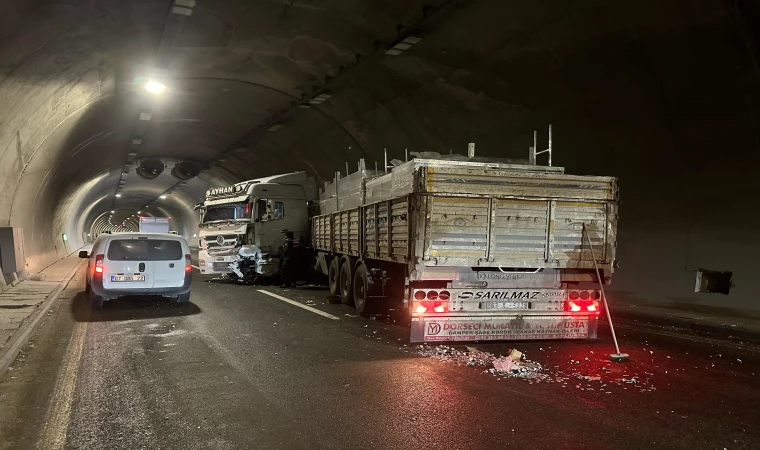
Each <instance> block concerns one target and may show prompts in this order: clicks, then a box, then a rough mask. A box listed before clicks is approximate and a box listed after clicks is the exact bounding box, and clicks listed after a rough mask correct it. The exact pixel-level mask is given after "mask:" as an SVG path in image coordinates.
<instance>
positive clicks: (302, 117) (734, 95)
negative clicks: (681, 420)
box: [0, 0, 760, 313]
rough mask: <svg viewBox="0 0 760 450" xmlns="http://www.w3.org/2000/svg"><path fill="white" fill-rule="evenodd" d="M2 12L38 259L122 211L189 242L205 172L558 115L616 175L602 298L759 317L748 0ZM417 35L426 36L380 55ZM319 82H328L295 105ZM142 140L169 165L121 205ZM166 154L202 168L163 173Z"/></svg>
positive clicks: (572, 160)
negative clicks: (611, 249) (155, 220)
mask: <svg viewBox="0 0 760 450" xmlns="http://www.w3.org/2000/svg"><path fill="white" fill-rule="evenodd" d="M0 11H2V14H1V15H0V99H1V100H0V101H1V102H2V108H1V109H0V226H14V227H21V228H23V230H24V243H25V256H26V263H27V270H29V271H31V272H34V271H38V270H40V269H41V268H43V267H45V266H46V265H48V264H50V263H52V262H54V261H56V260H57V259H59V258H61V257H63V256H65V255H66V254H68V253H70V252H72V251H74V250H76V249H77V248H78V247H79V246H81V245H82V244H83V243H84V241H85V240H86V238H87V233H89V232H90V231H91V229H92V227H93V224H95V223H96V222H97V223H100V224H102V220H103V218H104V217H110V211H112V210H113V211H115V212H114V213H113V221H114V222H117V223H121V222H122V221H123V220H126V219H128V218H130V217H131V216H132V215H134V214H136V212H137V211H141V212H143V213H145V214H148V215H155V216H167V215H168V216H171V217H172V218H173V224H174V227H175V229H177V230H178V231H179V232H181V233H182V234H183V235H185V236H186V237H188V238H191V237H192V236H193V234H195V233H196V232H197V219H198V217H197V215H196V213H194V212H193V211H192V207H193V205H194V204H196V203H198V202H200V201H202V199H203V193H204V192H205V190H206V189H207V188H208V187H210V186H217V185H224V184H228V183H232V182H236V181H241V180H244V179H249V178H255V177H259V176H266V175H270V174H274V173H281V172H288V171H294V170H306V171H308V172H309V173H311V174H312V175H314V176H317V177H319V178H323V179H328V178H331V177H332V174H333V173H334V172H335V171H345V164H346V162H349V165H350V166H351V167H355V164H356V161H357V160H358V159H359V158H367V160H368V162H369V165H370V166H372V165H373V163H374V162H375V161H378V162H380V164H381V165H382V158H383V150H384V149H386V148H387V149H388V152H389V154H390V155H391V156H393V157H396V158H402V157H403V155H404V149H408V150H409V151H439V152H446V153H447V152H449V150H450V149H452V150H453V151H454V152H459V153H464V152H465V151H466V147H467V143H468V142H475V143H476V151H477V154H478V155H483V156H499V157H509V158H524V157H525V156H526V155H527V150H528V146H529V145H530V144H531V141H532V130H533V129H538V130H539V135H540V136H542V138H543V139H544V144H545V130H546V128H547V126H548V124H550V123H551V124H553V127H554V149H555V151H554V165H559V166H564V167H566V169H567V172H569V173H574V174H593V175H612V176H617V177H619V178H620V185H621V195H622V202H621V207H620V232H619V237H618V245H619V247H618V248H619V250H618V259H619V260H620V262H621V266H620V269H619V270H618V271H617V273H616V276H615V277H614V279H613V286H612V287H613V293H614V294H613V295H614V296H617V297H622V296H625V297H627V298H628V299H632V300H640V301H645V302H652V303H675V304H684V305H706V306H711V307H725V308H732V309H738V310H743V311H746V312H747V313H750V312H754V313H758V312H760V303H759V302H758V296H757V294H756V293H755V290H754V288H753V286H752V284H751V283H752V281H751V280H753V279H754V278H755V274H756V273H757V272H758V270H760V263H758V260H757V255H758V254H760V239H758V237H757V233H756V229H757V223H758V219H759V216H760V213H758V210H759V209H758V205H759V204H760V202H759V201H758V192H759V190H758V188H757V187H756V181H755V172H756V171H757V167H758V163H760V151H758V149H759V148H760V129H759V128H758V114H760V111H759V109H760V65H759V64H758V59H759V58H760V53H759V52H758V46H757V42H758V35H759V32H758V28H757V24H758V23H760V22H759V21H758V19H760V6H759V5H758V4H757V3H754V2H749V1H742V0H733V1H729V0H726V1H722V0H704V1H688V0H680V1H672V2H661V1H637V2H632V1H631V2H614V3H610V2H599V1H579V2H565V1H561V0H553V1H549V0H546V1H539V2H529V3H525V2H515V1H506V0H505V1H498V2H497V1H485V0H483V1H477V0H472V1H456V0H454V1H432V2H430V1H428V2H423V1H414V0H411V1H410V0H406V1H396V0H393V1H379V0H378V1H349V0H336V1H332V2H289V1H274V0H272V1H262V2H255V3H254V2H250V1H243V0H237V1H235V0H198V1H197V2H195V6H194V7H193V8H192V14H191V15H189V16H185V15H183V14H176V13H173V12H172V2H171V1H154V0H150V1H149V0H144V1H139V0H134V1H129V2H121V1H116V0H97V1H89V0H88V1H84V0H66V1H50V0H48V1H44V0H29V1H26V2H18V1H15V0H0ZM410 35H414V36H419V37H421V38H422V40H421V41H420V42H419V43H417V44H415V45H413V46H412V47H411V48H409V49H408V50H406V51H404V52H403V53H401V54H400V55H396V56H392V55H388V54H386V53H385V49H387V48H389V47H390V46H391V45H392V44H394V43H395V42H397V41H398V40H400V39H403V38H404V37H405V36H410ZM163 62H165V63H166V64H168V77H169V81H168V83H167V84H168V86H169V89H168V92H166V93H164V94H162V95H161V96H160V97H151V96H150V95H148V94H147V93H145V92H144V90H143V89H142V87H141V85H140V83H141V80H144V79H146V77H149V76H150V73H151V71H152V70H153V68H154V67H155V66H157V65H160V64H162V63H163ZM318 93H328V95H330V97H329V99H327V100H326V101H324V102H323V103H320V104H318V105H309V107H301V106H306V105H308V103H307V104H304V102H305V101H308V100H309V99H311V98H313V97H314V96H315V95H316V94H318ZM146 111H149V112H150V114H151V118H150V120H149V121H147V122H148V123H147V125H146V126H145V127H144V128H143V129H140V131H139V133H138V132H137V131H136V130H138V125H139V120H140V119H139V117H140V114H141V113H144V112H146ZM272 125H278V127H274V128H272ZM268 129H273V130H276V131H267V130H268ZM138 134H139V136H138ZM136 137H139V138H140V142H141V143H140V145H139V147H138V148H139V150H138V151H137V152H138V158H145V157H150V156H153V157H159V158H161V159H162V160H163V161H164V162H165V163H166V164H167V166H168V168H167V169H166V170H165V171H164V173H163V174H162V175H161V176H160V177H159V178H157V179H156V180H152V181H145V180H141V179H139V178H138V177H137V176H136V175H135V174H134V169H135V166H134V164H133V165H131V166H130V167H131V168H130V169H129V175H128V176H127V182H126V185H125V187H124V189H123V191H122V196H121V198H115V197H114V194H115V193H116V192H117V187H118V184H119V179H120V178H121V177H122V171H123V170H124V169H123V167H124V165H125V158H127V157H128V153H129V152H130V151H132V150H131V149H133V148H135V146H134V139H135V138H136ZM178 160H187V161H195V162H198V163H199V164H201V165H202V166H203V168H204V170H203V171H202V172H201V174H200V176H198V177H196V178H193V179H192V180H190V181H188V182H187V183H186V184H185V185H183V186H179V187H175V185H176V184H177V183H178V182H179V180H177V179H175V178H172V177H171V175H170V174H169V172H170V171H171V166H172V165H173V164H174V163H175V162H176V161H178ZM168 190H173V192H172V194H171V195H167V198H166V199H163V200H162V199H160V198H159V196H160V195H161V194H163V193H165V192H167V191H168ZM98 226H101V225H98ZM64 233H66V234H67V236H68V238H69V240H68V242H65V243H64V242H63V240H62V235H63V234H64ZM698 268H705V269H713V270H731V271H733V272H734V283H735V284H736V286H735V288H733V289H732V291H731V293H730V295H728V296H720V295H709V294H695V293H694V292H693V290H694V278H695V270H696V269H698Z"/></svg>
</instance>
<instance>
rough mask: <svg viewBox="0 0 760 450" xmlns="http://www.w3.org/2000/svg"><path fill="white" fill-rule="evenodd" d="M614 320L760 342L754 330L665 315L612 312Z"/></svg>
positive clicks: (757, 331)
mask: <svg viewBox="0 0 760 450" xmlns="http://www.w3.org/2000/svg"><path fill="white" fill-rule="evenodd" d="M610 313H611V314H612V317H613V319H622V320H631V321H636V322H646V323H649V324H652V325H659V326H665V327H676V328H683V329H687V330H692V331H696V332H699V333H709V334H713V335H718V336H722V337H726V338H735V339H743V340H749V341H756V342H760V330H753V329H749V328H742V327H732V326H730V325H721V324H716V323H706V322H703V321H699V320H695V319H691V318H686V317H673V316H665V315H655V314H646V313H640V312H630V311H623V312H619V311H618V312H615V311H610Z"/></svg>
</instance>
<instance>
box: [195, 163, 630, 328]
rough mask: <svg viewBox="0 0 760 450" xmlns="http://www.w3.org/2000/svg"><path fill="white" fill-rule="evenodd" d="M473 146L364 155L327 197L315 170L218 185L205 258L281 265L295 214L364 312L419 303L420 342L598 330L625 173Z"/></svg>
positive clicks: (211, 269) (321, 261) (207, 220)
mask: <svg viewBox="0 0 760 450" xmlns="http://www.w3.org/2000/svg"><path fill="white" fill-rule="evenodd" d="M473 153H474V152H471V153H470V156H469V157H460V156H458V155H446V156H441V155H439V154H435V153H426V154H418V155H417V157H415V158H414V159H412V160H410V161H407V162H401V161H394V162H393V167H392V168H391V170H390V171H389V172H388V173H386V170H387V169H386V170H383V171H377V170H367V169H366V168H365V167H364V164H363V162H360V164H359V170H358V171H357V172H355V173H353V174H350V175H348V176H345V177H341V176H340V174H339V173H338V174H336V176H335V179H334V180H333V181H331V182H328V183H326V184H325V187H324V189H322V190H321V191H320V194H319V197H318V204H317V205H316V207H315V208H311V207H310V206H309V204H308V203H309V202H310V200H311V199H312V196H311V195H310V192H311V191H310V189H311V188H312V186H313V183H311V182H307V180H309V179H308V177H307V176H306V175H305V174H304V173H297V174H289V175H281V176H276V177H271V178H268V179H262V180H252V181H248V182H243V183H239V184H237V185H235V186H230V187H227V188H217V189H212V190H210V191H209V192H208V197H207V201H206V203H205V205H204V207H205V208H206V214H205V216H204V219H203V223H202V224H201V227H202V231H201V236H202V241H201V242H202V246H203V250H202V251H201V256H200V260H201V272H203V273H219V272H228V271H232V270H233V269H235V267H234V263H233V265H230V263H231V262H233V261H239V260H245V261H248V262H247V263H245V264H244V265H245V266H246V267H251V266H252V267H254V270H255V272H256V273H257V274H274V273H275V272H276V267H277V262H278V261H277V259H276V249H277V247H278V246H280V245H281V244H282V242H283V241H282V239H283V237H282V235H281V233H280V231H281V230H282V229H285V228H287V229H290V230H292V231H294V232H295V235H296V238H298V237H304V238H306V237H307V236H309V235H310V242H311V246H312V247H313V248H314V249H315V250H316V252H317V259H316V269H317V270H318V271H319V272H321V273H323V274H324V275H326V276H327V278H328V280H329V288H330V291H331V293H332V294H333V296H332V297H331V298H333V299H340V300H341V301H342V302H343V303H344V304H347V305H353V306H355V307H356V309H357V310H358V312H359V313H361V314H371V313H374V312H382V311H384V310H387V309H388V308H395V309H399V308H401V309H403V310H404V311H407V312H408V314H409V315H410V316H411V342H436V341H472V340H494V339H498V340H502V339H583V338H595V337H596V333H597V325H598V320H599V316H600V312H601V305H602V302H601V292H600V289H599V284H600V283H604V284H607V283H609V282H610V279H611V276H612V273H613V270H614V266H615V249H616V235H617V207H618V183H617V179H616V178H613V177H599V176H577V175H567V174H565V173H564V169H563V168H561V167H551V166H538V165H535V164H511V163H507V162H495V161H493V160H491V161H489V160H485V159H478V158H475V157H474V154H473ZM533 160H535V159H534V158H533ZM307 185H308V189H306V186H307ZM275 193H276V194H275ZM216 208H221V209H223V210H224V211H225V212H224V213H223V214H220V213H221V211H222V210H221V209H216ZM232 209H234V210H235V211H236V212H234V213H233V212H232ZM278 211H279V212H278ZM222 216H223V217H222ZM309 226H310V229H309ZM584 230H585V231H584ZM587 242H590V243H591V246H589V245H587V244H586V243H587ZM592 249H593V254H594V256H595V257H596V263H597V265H598V268H599V273H600V274H601V279H600V277H597V272H596V270H595V265H594V259H593V258H592ZM238 272H241V270H239V269H238ZM238 275H240V273H238Z"/></svg>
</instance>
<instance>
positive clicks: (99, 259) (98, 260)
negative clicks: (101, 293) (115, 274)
mask: <svg viewBox="0 0 760 450" xmlns="http://www.w3.org/2000/svg"><path fill="white" fill-rule="evenodd" d="M104 259H105V255H96V256H95V275H98V274H102V273H103V260H104Z"/></svg>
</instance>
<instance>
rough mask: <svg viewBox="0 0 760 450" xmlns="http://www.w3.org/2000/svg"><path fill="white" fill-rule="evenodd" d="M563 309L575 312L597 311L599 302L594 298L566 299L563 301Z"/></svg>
mask: <svg viewBox="0 0 760 450" xmlns="http://www.w3.org/2000/svg"><path fill="white" fill-rule="evenodd" d="M565 311H567V312H577V313H585V312H590V313H598V312H599V302H597V301H595V300H568V301H566V302H565Z"/></svg>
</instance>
